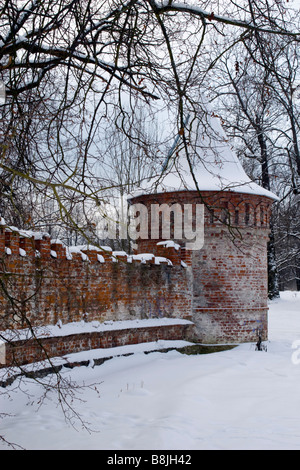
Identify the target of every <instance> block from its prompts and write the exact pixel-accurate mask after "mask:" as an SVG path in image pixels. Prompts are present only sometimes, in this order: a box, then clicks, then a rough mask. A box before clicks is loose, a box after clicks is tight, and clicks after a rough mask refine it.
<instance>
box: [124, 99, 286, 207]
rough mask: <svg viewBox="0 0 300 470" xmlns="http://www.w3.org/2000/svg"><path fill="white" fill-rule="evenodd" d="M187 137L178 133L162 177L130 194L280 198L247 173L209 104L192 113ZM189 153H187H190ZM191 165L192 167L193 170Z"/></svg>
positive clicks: (133, 195) (148, 182)
mask: <svg viewBox="0 0 300 470" xmlns="http://www.w3.org/2000/svg"><path fill="white" fill-rule="evenodd" d="M184 135H185V139H186V141H185V142H184V139H183V137H182V136H179V138H178V137H177V139H176V140H175V143H174V144H173V146H172V149H171V152H170V153H169V155H168V157H167V159H166V162H165V163H164V165H163V168H162V174H161V176H160V178H157V177H156V178H152V179H151V178H150V179H148V180H146V181H144V182H143V183H142V184H141V185H140V187H139V188H137V189H136V190H135V191H134V192H133V193H132V194H131V197H136V196H139V195H143V194H150V193H162V192H172V191H184V190H189V191H195V190H200V191H234V192H239V193H247V194H256V195H263V196H267V197H269V198H271V199H275V200H276V199H278V197H277V196H276V195H275V194H273V193H272V192H270V191H268V190H266V189H264V188H263V187H261V186H259V185H258V184H256V183H254V182H253V181H252V180H251V179H250V178H249V177H248V176H247V174H246V173H245V171H244V169H243V167H242V165H241V163H240V161H239V159H238V158H237V156H236V154H235V153H234V151H233V149H232V147H231V145H230V143H229V141H228V138H227V136H226V134H225V132H224V130H223V128H222V125H221V122H220V119H219V117H218V116H217V115H216V114H215V113H214V112H213V111H212V110H211V109H209V107H208V105H207V104H206V105H205V106H204V105H203V104H202V105H201V106H200V105H199V108H198V109H197V110H196V111H194V112H192V113H190V114H189V119H188V122H186V125H185V131H184ZM187 155H188V156H187ZM191 169H192V171H191Z"/></svg>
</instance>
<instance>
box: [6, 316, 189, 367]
mask: <svg viewBox="0 0 300 470" xmlns="http://www.w3.org/2000/svg"><path fill="white" fill-rule="evenodd" d="M85 315H86V317H88V313H86V314H85ZM188 324H191V322H190V321H189V320H184V319H181V318H167V317H165V318H149V319H143V320H139V319H136V320H123V321H122V320H120V321H112V320H109V321H104V322H99V321H96V320H94V321H90V322H86V321H84V320H82V321H79V322H71V323H66V324H63V323H62V322H61V321H58V322H57V324H56V325H45V326H43V327H35V328H32V330H33V331H34V335H35V337H36V338H50V337H56V336H69V335H76V334H81V333H92V332H102V331H113V330H126V329H128V328H147V327H153V326H167V325H169V326H172V325H188ZM0 336H1V338H3V339H6V340H7V341H19V340H23V339H30V338H32V332H31V329H30V328H24V329H19V330H6V331H0ZM0 375H1V374H0Z"/></svg>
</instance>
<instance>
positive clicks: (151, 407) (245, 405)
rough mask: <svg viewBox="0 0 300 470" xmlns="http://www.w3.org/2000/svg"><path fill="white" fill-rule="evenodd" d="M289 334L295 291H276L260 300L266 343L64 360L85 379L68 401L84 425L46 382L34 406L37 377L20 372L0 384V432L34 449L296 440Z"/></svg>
mask: <svg viewBox="0 0 300 470" xmlns="http://www.w3.org/2000/svg"><path fill="white" fill-rule="evenodd" d="M298 340H300V293H299V292H298V293H292V292H283V293H281V298H280V300H276V301H273V302H271V303H270V312H269V341H268V342H267V343H266V345H267V352H265V351H255V346H254V345H253V344H243V345H241V346H239V347H237V348H235V349H232V350H229V351H225V352H219V353H214V354H207V355H198V356H185V355H182V354H180V353H178V352H176V351H172V352H168V353H159V352H153V353H150V354H143V353H137V354H135V355H133V356H128V357H118V358H114V359H111V360H109V361H107V362H105V363H104V364H103V365H101V366H96V367H94V368H93V367H79V368H76V369H73V370H71V371H70V370H64V372H63V375H64V376H65V377H67V376H71V378H72V379H73V380H74V381H76V382H77V383H83V382H84V384H85V385H87V386H88V385H91V384H95V385H92V386H91V387H88V388H86V389H82V393H81V394H80V395H78V398H79V399H80V400H77V399H76V400H75V401H74V403H73V404H72V406H73V407H74V409H75V410H76V412H78V413H79V414H80V416H81V418H82V420H83V421H84V422H85V424H86V427H87V428H89V429H87V428H83V427H82V426H81V424H80V422H79V421H74V424H75V427H72V425H71V424H70V423H68V422H66V420H65V417H64V414H63V412H62V410H61V407H60V406H58V405H57V401H56V400H55V395H54V393H52V392H51V393H50V395H49V396H48V397H47V398H46V399H45V400H43V402H42V404H41V406H40V407H39V404H38V403H37V401H38V399H39V396H40V394H41V393H42V392H41V387H40V386H39V385H38V384H37V383H35V382H34V381H32V380H27V381H26V382H23V385H22V390H21V389H20V388H15V387H14V386H13V385H12V386H10V387H8V388H6V389H2V390H1V395H0V412H1V413H9V414H10V415H11V416H6V417H3V418H2V419H1V420H0V435H2V436H4V437H5V438H6V439H7V440H8V441H10V442H14V443H16V444H19V445H20V446H22V447H24V448H26V449H35V450H36V449H99V450H101V449H107V450H142V449H143V450H153V449H156V450H159V449H165V450H166V449H167V450H193V449H277V450H279V449H295V450H296V449H297V450H298V449H300V341H299V343H297V341H298ZM293 346H294V348H293ZM96 384H98V385H96ZM95 387H96V388H97V390H98V392H97V391H96V389H95ZM25 392H26V393H25ZM33 402H34V403H33ZM32 403H33V404H32ZM0 448H1V449H6V448H8V447H7V445H6V444H2V447H0Z"/></svg>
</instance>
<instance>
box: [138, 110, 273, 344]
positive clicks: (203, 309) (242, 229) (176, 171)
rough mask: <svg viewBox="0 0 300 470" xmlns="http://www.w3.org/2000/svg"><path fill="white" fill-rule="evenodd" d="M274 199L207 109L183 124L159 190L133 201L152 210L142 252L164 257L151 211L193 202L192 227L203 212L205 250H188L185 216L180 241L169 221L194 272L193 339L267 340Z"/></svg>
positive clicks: (148, 189)
mask: <svg viewBox="0 0 300 470" xmlns="http://www.w3.org/2000/svg"><path fill="white" fill-rule="evenodd" d="M186 150H188V154H186ZM187 155H188V157H187ZM191 168H192V170H193V171H192V172H191ZM274 199H276V196H274V195H273V194H272V193H271V192H269V191H267V190H265V189H263V188H262V187H260V186H258V185H257V184H255V183H253V182H252V181H251V180H250V179H249V178H248V176H247V175H246V174H245V172H244V170H243V168H242V166H241V164H240V162H239V161H238V159H237V157H236V155H235V154H234V153H233V152H232V150H231V148H230V146H229V144H228V140H227V138H226V136H225V135H224V132H223V130H222V128H221V125H220V122H219V119H218V118H217V117H216V116H215V115H214V114H213V113H212V112H210V111H209V112H207V111H203V110H198V112H197V114H196V118H194V119H190V120H189V123H188V124H186V128H185V140H183V138H182V139H180V141H179V142H176V145H175V146H174V147H173V153H172V154H171V153H170V154H169V156H168V158H167V161H166V164H165V166H164V171H163V173H162V177H161V179H160V181H159V184H158V185H156V186H155V188H154V186H153V181H148V182H147V184H145V185H142V187H141V188H139V191H138V192H137V193H135V194H134V195H133V197H132V198H131V204H142V205H143V206H145V207H147V210H148V216H149V217H148V221H149V228H148V233H147V234H146V235H145V234H144V238H143V239H138V240H137V245H138V248H137V251H138V252H150V253H153V252H154V253H155V252H156V253H158V254H159V252H158V251H157V250H158V249H159V247H160V245H157V243H159V242H161V241H162V240H166V238H165V237H164V236H163V222H162V226H161V227H160V230H159V231H156V230H153V225H151V223H152V224H153V218H151V210H152V208H153V206H155V205H156V206H157V207H158V205H160V206H161V205H162V204H167V205H168V206H169V207H170V208H171V207H172V208H173V209H176V208H177V213H178V208H179V207H180V208H181V212H182V217H184V212H185V210H186V208H187V205H192V207H193V222H194V225H193V228H194V229H195V228H196V222H197V221H196V220H195V217H196V215H195V214H196V206H197V205H202V206H203V207H204V244H203V246H202V247H201V248H200V249H187V246H188V245H191V244H190V243H189V242H190V239H188V238H187V237H186V236H185V231H184V218H183V219H182V220H183V222H182V224H183V230H182V237H176V231H175V228H174V225H175V216H174V218H173V219H172V217H171V232H170V235H171V236H170V237H169V238H170V239H173V240H174V241H176V242H177V243H178V244H179V245H180V246H181V253H182V257H183V259H184V260H185V264H186V265H187V267H186V268H185V269H188V270H189V271H190V282H191V286H190V287H191V289H192V307H189V308H191V312H190V315H191V320H192V321H193V322H194V323H195V329H194V337H193V338H192V339H193V340H196V341H198V342H201V343H206V344H207V343H237V342H238V343H239V342H248V341H249V342H252V341H257V339H258V335H261V337H262V339H263V340H266V339H267V334H268V327H267V323H268V322H267V318H268V306H267V299H268V292H267V287H268V279H267V242H268V234H269V218H270V211H271V205H272V203H273V201H274ZM179 213H180V210H179ZM164 222H165V223H166V220H164ZM177 227H178V225H177ZM151 228H152V232H151ZM177 233H178V231H177ZM151 235H152V236H151ZM153 235H154V237H153ZM174 235H175V236H174Z"/></svg>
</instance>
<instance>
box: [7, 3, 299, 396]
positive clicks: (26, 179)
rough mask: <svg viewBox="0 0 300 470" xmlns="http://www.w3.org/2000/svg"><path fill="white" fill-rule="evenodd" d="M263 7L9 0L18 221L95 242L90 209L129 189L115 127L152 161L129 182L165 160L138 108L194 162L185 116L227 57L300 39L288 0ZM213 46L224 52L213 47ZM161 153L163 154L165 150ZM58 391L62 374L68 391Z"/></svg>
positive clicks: (11, 196)
mask: <svg viewBox="0 0 300 470" xmlns="http://www.w3.org/2000/svg"><path fill="white" fill-rule="evenodd" d="M253 3H254V2H250V1H249V2H248V1H243V2H239V4H237V2H235V1H233V0H227V1H226V2H219V1H218V0H215V1H208V0H202V1H201V2H199V4H198V5H193V4H189V2H186V3H177V2H175V1H172V0H166V1H164V0H163V1H155V0H101V1H100V2H99V1H96V0H72V1H69V2H66V1H65V0H54V1H53V0H46V1H44V0H43V1H42V0H25V1H20V0H0V80H2V82H3V83H4V84H5V88H6V102H5V104H0V123H1V126H0V191H1V210H2V211H3V212H5V216H7V217H8V222H9V223H14V224H16V225H19V224H20V225H21V226H23V227H24V226H25V228H26V227H27V228H32V227H35V226H38V224H39V226H40V227H41V226H43V227H48V228H51V230H54V232H53V233H55V230H58V225H59V224H61V226H62V227H64V228H67V229H68V230H69V231H72V230H73V229H74V230H75V232H76V234H77V235H76V236H85V237H87V238H89V237H91V236H93V235H94V234H93V232H92V233H91V231H87V227H89V226H90V225H89V224H90V222H93V219H92V217H91V216H90V208H92V210H93V211H96V210H97V208H99V207H100V208H101V206H103V205H105V203H106V200H107V195H108V194H110V193H111V192H112V191H114V190H116V189H117V188H120V185H123V184H124V181H121V180H120V174H119V175H118V172H117V171H116V172H114V170H116V157H115V151H114V149H111V150H112V151H111V152H110V158H111V160H109V155H107V154H105V155H104V148H105V147H104V146H103V141H104V139H105V136H107V135H108V130H109V129H112V128H114V126H115V125H116V124H117V127H118V131H119V135H121V137H122V138H121V139H120V140H119V142H121V145H124V146H125V148H126V149H132V148H133V147H132V145H133V146H135V147H134V148H136V149H139V150H141V149H142V150H143V153H144V154H143V157H141V153H140V151H138V152H137V153H134V156H133V155H132V152H131V150H130V151H129V152H128V161H127V162H126V165H125V166H124V167H123V168H126V172H127V175H126V177H127V179H126V182H125V183H126V184H128V182H130V185H133V184H134V183H135V181H136V182H138V181H139V180H140V179H141V177H143V175H142V174H141V172H140V168H141V167H142V166H141V165H140V162H138V161H137V160H138V159H139V158H143V164H145V165H149V164H150V165H151V164H153V170H154V173H155V171H156V168H157V165H158V164H160V163H161V162H160V159H161V156H160V155H159V156H158V157H157V154H155V153H152V152H149V145H148V144H149V142H148V140H149V139H147V138H146V137H147V136H146V135H145V132H136V131H137V130H139V126H138V122H139V120H140V119H141V115H140V112H139V111H138V106H137V104H141V103H142V106H143V119H144V120H145V121H148V120H152V121H156V120H158V117H157V116H161V115H162V114H163V113H165V112H168V113H170V114H169V115H170V116H173V119H172V122H170V123H169V129H168V134H169V137H170V138H171V139H173V138H174V137H175V136H178V134H180V135H181V136H182V138H183V146H184V149H185V152H186V157H187V160H188V162H189V163H190V154H189V146H188V141H187V136H186V135H185V132H186V131H185V126H184V124H185V118H186V110H187V109H195V108H196V107H197V106H198V107H199V103H198V102H199V89H200V87H201V86H205V84H206V80H207V79H208V78H209V73H210V72H211V71H212V70H213V69H214V67H215V66H216V65H217V64H218V63H219V61H220V60H221V59H222V57H223V56H224V55H225V54H226V53H228V51H230V50H231V49H234V48H235V47H237V46H238V45H239V44H245V43H246V42H247V41H248V43H250V41H252V42H253V44H256V46H255V47H256V48H260V50H262V47H263V41H264V42H265V43H266V42H267V41H268V40H270V41H271V40H273V38H278V39H276V41H277V42H278V44H280V42H281V41H285V43H286V42H288V41H290V42H292V41H296V42H297V43H298V41H299V38H300V32H299V25H298V24H297V25H295V23H293V22H291V21H290V22H289V21H286V20H285V18H284V16H283V15H282V2H281V1H278V0H276V1H275V0H273V1H272V2H269V1H267V0H255V5H254V4H253ZM271 13H272V15H271ZM210 41H216V42H217V44H218V45H219V46H220V47H218V48H217V47H215V48H213V49H212V48H211V45H210ZM255 41H256V42H255ZM251 44H252V43H251ZM264 60H265V58H264ZM265 63H266V62H265ZM272 73H273V72H272ZM145 145H147V152H146V150H145ZM130 146H131V147H130ZM158 150H160V151H161V152H162V153H163V152H164V151H165V142H164V143H163V147H162V148H161V147H160V148H159V149H158ZM104 157H105V158H104ZM170 158H176V154H174V155H172V156H171V157H170ZM199 158H201V157H199ZM123 163H124V162H122V164H123ZM190 168H191V171H192V166H191V165H190ZM108 169H109V171H108ZM133 169H134V176H133V177H132V170H133ZM144 169H146V167H144ZM148 169H149V167H147V171H145V173H144V174H147V172H148ZM135 170H137V171H135ZM150 170H151V171H152V168H151V169H149V171H150ZM196 183H197V182H196ZM46 201H47V202H46ZM41 206H42V207H43V211H42V210H38V208H39V207H41ZM47 206H48V207H47ZM78 207H80V213H79V214H78V212H77V210H78ZM49 214H50V215H49ZM54 214H55V217H53V216H54ZM2 215H3V214H2ZM51 217H53V218H54V220H55V225H56V227H55V228H54V227H53V226H52V225H51V224H50V222H49V220H50V219H51ZM69 233H70V232H69ZM2 288H3V289H4V290H5V289H6V291H7V294H8V295H9V296H10V299H11V302H12V303H13V305H14V306H15V307H16V308H17V307H18V306H19V305H20V302H21V299H15V298H14V296H13V295H12V293H11V292H9V291H8V290H7V284H6V283H5V279H3V282H2ZM23 303H24V300H23ZM24 321H26V318H25V319H24ZM28 326H29V328H30V325H28ZM49 359H51V358H49ZM60 385H61V382H60V378H59V375H58V376H57V382H56V386H58V390H59V391H61V390H63V389H62V388H59V387H60ZM63 396H64V395H63ZM60 397H61V395H60Z"/></svg>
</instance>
